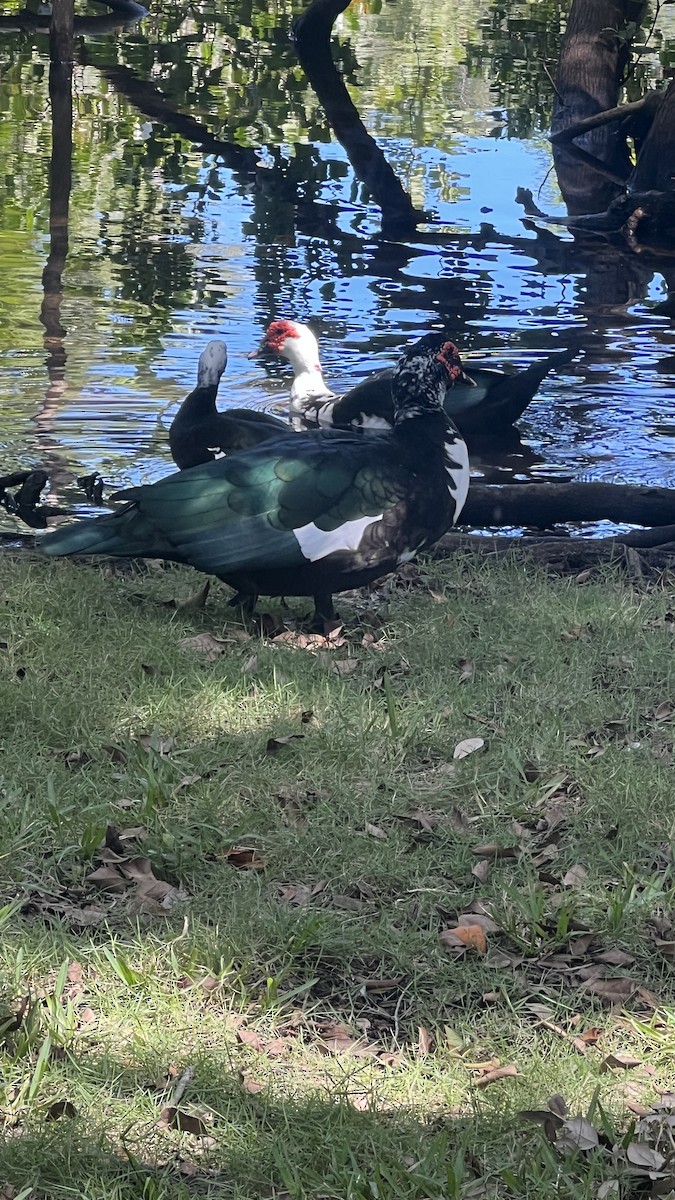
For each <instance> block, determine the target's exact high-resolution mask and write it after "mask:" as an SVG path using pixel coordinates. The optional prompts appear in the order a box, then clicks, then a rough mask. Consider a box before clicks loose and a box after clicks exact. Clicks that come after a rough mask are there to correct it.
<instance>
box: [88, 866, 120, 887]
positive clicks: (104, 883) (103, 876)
mask: <svg viewBox="0 0 675 1200" xmlns="http://www.w3.org/2000/svg"><path fill="white" fill-rule="evenodd" d="M86 879H87V883H95V884H96V886H97V887H100V888H103V890H104V891H105V892H126V890H127V887H128V886H129V885H128V883H127V880H126V879H125V877H124V875H122V873H121V871H118V870H117V868H116V867H97V869H96V870H95V871H90V873H89V875H87V877H86Z"/></svg>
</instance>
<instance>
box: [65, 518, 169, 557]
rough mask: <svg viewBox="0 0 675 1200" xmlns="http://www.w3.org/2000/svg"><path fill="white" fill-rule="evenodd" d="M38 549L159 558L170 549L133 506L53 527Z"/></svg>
mask: <svg viewBox="0 0 675 1200" xmlns="http://www.w3.org/2000/svg"><path fill="white" fill-rule="evenodd" d="M41 548H42V550H43V551H44V553H45V554H49V555H54V556H57V555H71V554H109V555H111V556H112V557H113V558H162V557H166V555H167V553H168V551H169V550H170V546H169V544H168V543H167V541H166V540H165V539H164V538H162V537H161V536H160V535H159V534H158V532H157V530H155V529H154V528H153V526H152V525H151V524H150V522H149V521H148V520H147V519H146V518H144V517H143V515H142V514H141V513H139V511H138V509H137V508H136V507H135V506H133V505H130V506H129V507H128V508H126V509H124V510H123V511H122V512H119V513H111V514H110V515H108V516H105V517H95V518H93V519H91V520H87V521H77V522H76V523H75V524H73V525H64V526H63V527H62V528H61V529H55V530H54V531H53V532H52V533H48V534H47V536H46V537H45V538H43V539H42V543H41Z"/></svg>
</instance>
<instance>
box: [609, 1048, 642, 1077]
mask: <svg viewBox="0 0 675 1200" xmlns="http://www.w3.org/2000/svg"><path fill="white" fill-rule="evenodd" d="M641 1062H642V1059H640V1058H635V1057H634V1056H633V1055H632V1054H622V1053H620V1052H618V1051H617V1053H615V1054H608V1055H607V1056H606V1057H605V1058H603V1060H602V1062H601V1063H600V1074H601V1075H604V1074H606V1072H607V1071H617V1070H618V1071H630V1069H631V1067H639V1066H640V1064H641Z"/></svg>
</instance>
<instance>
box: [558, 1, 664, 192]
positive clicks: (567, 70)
mask: <svg viewBox="0 0 675 1200" xmlns="http://www.w3.org/2000/svg"><path fill="white" fill-rule="evenodd" d="M643 9H644V4H643V3H642V0H573V3H572V8H571V10H570V14H569V17H568V20H567V29H566V32H565V37H564V38H563V43H562V47H561V50H560V61H559V64H558V71H557V74H556V78H555V90H556V96H555V102H554V111H553V125H552V128H553V132H554V133H556V132H558V131H560V130H561V129H565V128H566V127H567V126H568V125H572V124H575V123H576V122H577V121H580V120H583V119H584V118H587V117H591V116H595V115H596V114H597V113H600V112H603V111H604V110H606V109H611V108H615V107H616V105H617V103H618V100H619V91H620V87H621V79H622V75H623V72H624V70H625V68H626V66H627V64H628V61H629V54H630V43H629V40H628V39H627V37H626V28H627V25H628V24H629V22H631V21H632V22H636V21H639V19H640V17H641V16H642V10H643ZM579 144H580V146H581V148H582V149H583V150H585V151H586V152H587V153H590V154H592V155H593V156H594V157H595V158H596V159H598V160H599V161H600V162H601V163H602V164H604V166H605V167H606V168H608V169H609V171H610V172H611V173H612V174H613V175H615V176H616V177H617V179H627V178H628V175H629V173H630V159H629V155H628V146H627V143H626V138H625V135H624V134H622V132H621V130H620V127H619V125H618V124H617V123H616V122H614V123H613V124H605V125H601V126H599V127H597V128H595V129H592V130H590V131H589V132H588V133H586V134H584V135H583V137H582V138H581V139H580V142H579ZM554 157H555V166H556V172H557V175H558V179H559V182H560V187H561V190H562V193H563V197H564V199H565V203H566V205H567V208H568V211H569V212H570V213H581V212H584V213H589V212H602V211H604V210H605V209H606V208H607V206H608V205H609V204H610V202H611V201H612V200H613V199H614V198H615V196H618V195H620V193H621V192H622V190H623V187H622V185H621V184H620V183H617V182H612V181H611V180H610V179H607V178H603V176H602V175H601V174H599V173H598V172H596V171H594V170H593V169H592V167H591V166H589V165H587V164H586V163H584V162H580V160H579V157H578V156H577V155H575V153H574V150H573V149H572V148H568V147H566V146H564V145H557V146H556V147H555V151H554Z"/></svg>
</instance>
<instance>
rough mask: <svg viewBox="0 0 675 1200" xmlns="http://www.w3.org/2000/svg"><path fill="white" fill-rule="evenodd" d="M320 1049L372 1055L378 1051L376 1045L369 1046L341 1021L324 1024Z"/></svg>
mask: <svg viewBox="0 0 675 1200" xmlns="http://www.w3.org/2000/svg"><path fill="white" fill-rule="evenodd" d="M319 1049H320V1050H323V1051H324V1052H325V1053H327V1054H357V1055H359V1056H372V1055H374V1054H375V1053H376V1050H377V1048H376V1047H375V1046H368V1045H367V1044H366V1043H365V1042H360V1041H359V1040H358V1038H355V1037H354V1035H353V1034H352V1031H351V1030H350V1029H349V1028H348V1027H347V1026H346V1025H341V1024H340V1023H339V1022H336V1023H335V1024H330V1025H324V1026H323V1029H322V1031H321V1034H320V1041H319Z"/></svg>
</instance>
